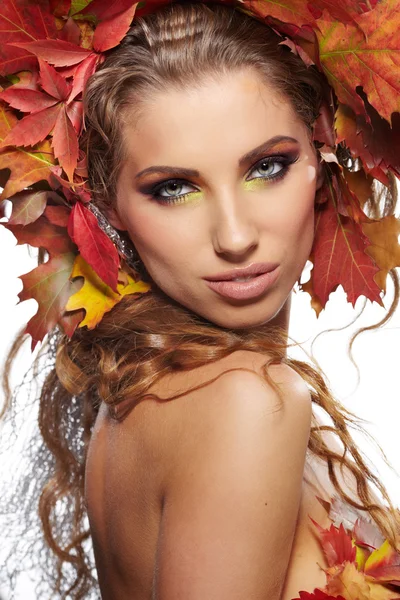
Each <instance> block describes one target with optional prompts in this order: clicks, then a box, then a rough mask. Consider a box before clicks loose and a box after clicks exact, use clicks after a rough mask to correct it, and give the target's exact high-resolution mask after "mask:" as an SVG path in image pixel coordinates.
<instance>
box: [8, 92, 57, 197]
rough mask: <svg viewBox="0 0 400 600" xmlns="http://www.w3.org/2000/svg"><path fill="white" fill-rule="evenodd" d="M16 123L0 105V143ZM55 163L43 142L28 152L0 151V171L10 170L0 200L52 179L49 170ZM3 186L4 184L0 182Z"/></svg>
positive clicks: (16, 150) (12, 149)
mask: <svg viewBox="0 0 400 600" xmlns="http://www.w3.org/2000/svg"><path fill="white" fill-rule="evenodd" d="M16 123H18V121H17V118H16V116H15V115H14V113H13V112H12V111H10V110H8V108H6V105H5V104H3V103H0V141H2V140H4V138H5V137H6V136H7V135H8V134H9V132H10V130H11V128H12V127H13V126H14V125H15V124H16ZM54 163H55V159H54V155H53V152H52V149H51V147H50V143H49V142H48V141H45V142H43V143H41V144H39V145H38V146H36V147H34V148H30V149H29V150H21V149H20V148H12V147H8V148H6V149H4V150H0V171H1V170H2V169H11V174H10V176H9V178H8V181H7V183H6V184H5V187H4V190H3V192H2V194H1V196H0V199H1V200H2V199H4V198H8V197H10V196H13V195H14V194H16V193H17V192H20V191H22V190H24V189H25V188H27V187H28V186H30V185H32V184H33V183H36V182H37V181H41V180H43V179H45V180H46V181H49V179H50V178H51V177H52V171H51V168H52V166H53V165H54ZM2 183H3V185H4V182H2Z"/></svg>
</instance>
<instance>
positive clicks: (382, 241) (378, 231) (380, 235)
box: [362, 215, 400, 293]
mask: <svg viewBox="0 0 400 600" xmlns="http://www.w3.org/2000/svg"><path fill="white" fill-rule="evenodd" d="M362 230H363V232H364V233H365V235H366V236H367V237H368V239H369V241H370V242H371V245H370V246H368V248H367V249H366V250H365V252H366V253H367V254H368V255H369V256H371V258H372V259H373V260H374V261H375V263H376V264H377V265H378V267H379V268H380V271H379V272H378V273H377V274H376V275H375V276H374V280H375V281H376V283H377V284H378V286H379V287H380V288H381V289H383V290H384V292H385V293H386V279H387V275H388V272H389V271H390V270H391V269H394V268H395V267H400V244H399V242H398V239H399V236H400V219H399V218H397V217H396V216H395V215H390V216H387V217H383V218H382V219H380V220H379V221H372V222H369V223H363V224H362Z"/></svg>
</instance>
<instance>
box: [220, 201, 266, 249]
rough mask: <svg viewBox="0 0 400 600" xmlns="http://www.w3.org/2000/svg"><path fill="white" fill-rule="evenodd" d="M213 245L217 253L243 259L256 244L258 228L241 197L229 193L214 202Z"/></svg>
mask: <svg viewBox="0 0 400 600" xmlns="http://www.w3.org/2000/svg"><path fill="white" fill-rule="evenodd" d="M212 229H213V245H214V249H215V251H216V252H217V254H221V255H224V256H225V257H226V258H228V259H230V260H243V259H244V258H245V257H246V256H248V255H249V254H250V253H251V251H252V250H254V249H255V248H256V247H257V245H258V229H257V227H256V225H255V222H254V220H252V218H251V215H250V213H249V211H248V210H246V205H245V202H244V201H243V198H242V199H241V202H240V198H239V197H234V196H233V195H232V193H229V195H228V197H226V198H219V200H218V201H216V202H215V203H214V214H213V227H212Z"/></svg>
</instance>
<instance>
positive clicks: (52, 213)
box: [43, 204, 71, 227]
mask: <svg viewBox="0 0 400 600" xmlns="http://www.w3.org/2000/svg"><path fill="white" fill-rule="evenodd" d="M70 212H71V209H70V208H67V207H66V206H54V205H51V204H48V205H47V206H46V209H45V211H44V213H43V214H44V216H45V217H46V218H47V219H48V220H49V221H50V223H53V225H58V226H59V227H68V220H69V214H70Z"/></svg>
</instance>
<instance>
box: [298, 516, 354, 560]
mask: <svg viewBox="0 0 400 600" xmlns="http://www.w3.org/2000/svg"><path fill="white" fill-rule="evenodd" d="M308 516H309V519H310V520H311V521H312V522H313V524H314V526H315V527H316V528H317V530H318V534H319V538H320V541H321V546H322V549H323V552H324V554H325V556H326V560H327V562H328V565H329V566H332V565H336V564H341V563H343V562H344V561H350V562H354V560H355V557H356V549H355V547H354V546H353V543H352V538H351V535H349V534H348V533H347V532H346V530H345V528H344V527H343V524H342V523H340V526H339V528H338V527H335V525H333V523H332V524H331V526H330V528H329V529H324V528H323V527H321V526H320V525H319V524H318V523H317V522H316V521H314V519H313V518H312V517H310V515H308Z"/></svg>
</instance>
